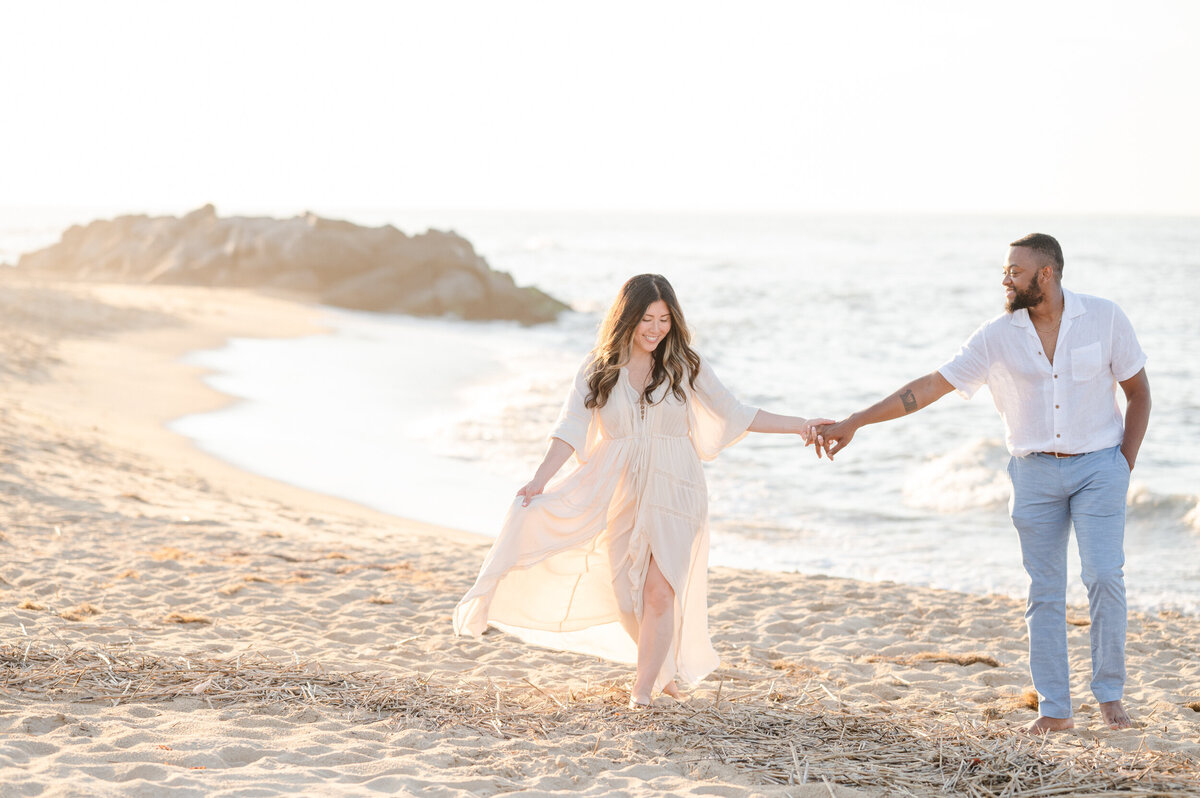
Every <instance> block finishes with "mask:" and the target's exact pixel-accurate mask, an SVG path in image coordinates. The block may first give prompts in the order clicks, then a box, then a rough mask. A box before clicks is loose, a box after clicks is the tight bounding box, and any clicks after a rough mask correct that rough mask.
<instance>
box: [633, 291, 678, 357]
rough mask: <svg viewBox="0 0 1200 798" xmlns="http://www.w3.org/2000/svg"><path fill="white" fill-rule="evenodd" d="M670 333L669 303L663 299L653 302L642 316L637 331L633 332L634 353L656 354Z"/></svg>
mask: <svg viewBox="0 0 1200 798" xmlns="http://www.w3.org/2000/svg"><path fill="white" fill-rule="evenodd" d="M670 331H671V311H670V310H668V309H667V303H666V302H664V301H662V300H661V299H658V300H655V301H654V302H651V303H650V306H649V307H647V308H646V312H645V313H643V314H642V320H641V321H640V322H638V326H637V329H636V330H634V331H633V349H634V351H637V350H639V349H640V350H641V351H643V352H645V353H646V354H650V353H652V352H654V349H655V347H657V346H658V342H659V341H661V340H662V339H663V338H666V337H667V333H669V332H670Z"/></svg>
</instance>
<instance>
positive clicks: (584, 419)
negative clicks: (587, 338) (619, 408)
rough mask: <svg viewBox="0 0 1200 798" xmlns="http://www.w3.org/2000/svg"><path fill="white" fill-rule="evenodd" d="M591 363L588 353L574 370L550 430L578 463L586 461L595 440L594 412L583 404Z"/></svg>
mask: <svg viewBox="0 0 1200 798" xmlns="http://www.w3.org/2000/svg"><path fill="white" fill-rule="evenodd" d="M591 365H592V356H591V355H590V354H589V355H588V356H587V357H586V358H584V359H583V364H582V365H581V366H580V367H579V371H578V372H576V374H575V382H574V383H573V384H572V385H571V390H570V392H569V393H568V394H567V398H566V400H564V401H563V406H562V410H560V411H559V413H558V420H557V421H556V422H554V429H553V430H551V432H550V437H551V438H558V439H559V440H562V441H564V442H566V443H567V444H568V445H569V446H570V447H571V448H572V449H574V450H575V457H576V459H577V460H579V462H580V463H586V462H587V458H588V451H589V449H590V448H591V445H592V444H593V443H594V442H595V439H596V433H597V426H596V421H595V416H596V414H595V413H594V412H593V411H591V410H589V409H588V408H587V406H586V405H585V404H584V401H585V400H586V398H587V395H588V384H587V378H588V371H589V370H590V368H591Z"/></svg>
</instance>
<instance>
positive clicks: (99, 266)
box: [17, 205, 566, 324]
mask: <svg viewBox="0 0 1200 798" xmlns="http://www.w3.org/2000/svg"><path fill="white" fill-rule="evenodd" d="M17 267H18V268H21V269H36V270H39V271H45V272H53V273H55V274H59V275H63V276H68V277H74V278H78V279H87V280H120V281H129V282H146V283H173V284H184V285H206V286H240V287H247V288H274V289H279V290H285V291H289V292H293V293H298V294H300V295H303V296H305V297H309V298H312V299H315V300H316V301H318V302H322V303H325V304H329V305H337V306H339V307H344V308H353V309H356V310H374V311H385V312H391V313H407V314H411V315H416V316H443V315H450V316H457V317H459V318H463V319H514V320H516V321H519V322H522V323H523V324H537V323H539V322H544V321H551V320H553V319H554V318H555V317H556V316H557V315H558V313H559V312H560V311H562V310H565V309H566V305H564V304H563V303H561V302H559V301H558V300H556V299H554V298H553V297H550V296H548V295H546V294H544V293H542V292H541V291H539V290H538V289H536V288H532V287H524V288H523V287H520V286H517V285H515V284H514V283H513V279H512V277H510V276H509V275H508V274H507V273H505V272H498V271H493V270H492V269H491V268H490V267H489V266H488V264H487V261H485V260H484V259H483V258H482V257H480V256H479V255H477V254H475V249H474V247H472V246H471V243H470V242H469V241H467V240H466V239H465V238H462V237H461V236H459V235H457V234H455V233H443V232H439V231H437V230H429V231H428V232H425V233H421V234H420V235H415V236H408V235H405V234H404V233H402V232H400V231H399V230H397V229H396V228H395V227H392V226H391V225H386V226H384V227H361V226H359V225H356V224H353V223H351V222H343V221H336V220H331V219H322V218H321V217H319V216H316V215H314V214H311V213H309V214H305V215H303V216H297V217H295V218H292V219H270V218H248V217H242V216H233V217H228V218H224V219H222V218H219V217H218V216H217V212H216V209H215V208H213V206H212V205H205V206H204V207H203V208H199V209H198V210H195V211H192V212H191V213H189V214H187V215H186V216H184V217H182V218H177V217H174V216H159V217H149V216H121V217H118V218H116V219H111V220H102V221H95V222H91V223H90V224H88V225H86V226H83V227H80V226H78V225H76V226H74V227H72V228H70V229H69V230H67V231H66V232H65V233H63V236H62V240H61V241H59V242H58V243H57V244H54V245H53V246H50V247H47V248H45V249H42V250H39V251H37V252H32V253H29V254H26V255H22V256H21V259H20V261H19V262H18V263H17Z"/></svg>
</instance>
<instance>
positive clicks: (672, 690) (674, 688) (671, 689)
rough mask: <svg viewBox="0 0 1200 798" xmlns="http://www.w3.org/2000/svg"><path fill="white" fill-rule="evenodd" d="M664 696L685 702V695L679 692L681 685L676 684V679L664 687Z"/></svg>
mask: <svg viewBox="0 0 1200 798" xmlns="http://www.w3.org/2000/svg"><path fill="white" fill-rule="evenodd" d="M663 695H669V696H671V698H674V699H675V700H676V701H682V700H683V693H681V692H680V691H679V685H677V684H675V680H674V679H672V680H671V681H669V682H667V683H666V684H664V685H663Z"/></svg>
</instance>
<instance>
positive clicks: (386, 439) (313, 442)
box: [0, 209, 1200, 613]
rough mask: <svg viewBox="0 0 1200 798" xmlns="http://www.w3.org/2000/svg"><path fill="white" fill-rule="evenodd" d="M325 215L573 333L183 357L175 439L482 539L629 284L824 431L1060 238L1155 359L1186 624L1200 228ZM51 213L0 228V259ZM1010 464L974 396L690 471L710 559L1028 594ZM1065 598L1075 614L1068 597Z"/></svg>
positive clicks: (775, 444)
mask: <svg viewBox="0 0 1200 798" xmlns="http://www.w3.org/2000/svg"><path fill="white" fill-rule="evenodd" d="M322 212H323V213H324V214H325V215H334V216H340V217H342V218H349V219H351V220H353V221H355V222H358V223H361V224H382V223H385V222H387V223H392V224H395V225H396V226H397V227H399V228H400V229H402V230H405V231H407V232H419V231H421V230H424V229H426V228H427V227H435V228H438V229H453V230H456V231H457V232H459V233H461V234H462V235H464V236H466V237H467V238H468V239H469V240H471V241H472V242H473V243H474V245H475V247H476V249H477V250H478V251H479V252H480V253H481V254H483V255H484V256H485V257H487V259H488V261H489V263H491V265H492V266H493V267H494V268H498V269H502V270H505V271H509V272H511V273H512V274H513V276H514V277H515V278H516V279H517V280H518V282H521V283H532V284H535V285H537V286H539V287H540V288H542V289H544V290H546V291H548V292H549V293H551V294H553V295H555V296H558V297H559V298H561V299H564V300H565V301H567V302H569V303H570V304H571V306H572V308H573V311H572V312H571V313H567V314H564V316H563V317H562V318H561V319H560V320H559V321H558V322H557V323H555V324H552V325H543V326H540V327H535V328H522V327H519V326H517V325H512V324H506V323H485V324H472V323H465V322H459V321H453V320H444V319H435V320H429V319H411V318H403V317H395V316H387V315H379V314H367V313H354V312H348V311H340V310H332V309H330V310H328V311H325V317H326V321H327V323H328V325H329V327H330V332H329V333H328V334H325V335H318V336H310V337H307V338H301V339H294V340H287V341H280V340H235V341H231V342H229V344H228V345H227V346H226V347H224V348H222V349H218V350H214V351H210V352H201V353H193V354H192V355H190V356H189V357H190V358H191V359H192V360H193V361H194V362H197V363H200V364H202V365H204V366H206V367H207V368H208V369H209V370H210V371H211V376H210V377H209V379H210V381H211V383H212V384H213V386H214V387H216V388H217V389H218V390H221V391H224V392H226V393H228V394H230V395H232V396H236V397H238V398H239V399H240V400H241V401H239V402H237V403H235V404H234V405H233V406H231V407H230V408H227V409H225V410H222V411H218V412H216V413H210V414H205V415H202V416H192V417H187V418H184V419H180V420H178V421H177V422H175V423H174V425H173V426H174V428H175V429H177V430H178V431H180V432H181V433H183V434H185V435H188V436H189V437H191V438H192V439H193V440H195V441H196V443H197V445H199V446H200V447H202V448H204V449H206V450H208V451H211V452H213V453H215V454H217V455H218V456H220V457H223V458H225V459H227V460H230V461H231V462H234V463H235V464H238V465H241V466H243V467H245V468H249V469H252V470H255V471H259V472H262V473H265V474H268V475H271V476H274V477H276V478H280V479H283V480H285V481H289V482H293V483H295V484H299V485H302V486H304V487H308V488H311V489H314V490H319V491H323V492H326V493H331V494H335V495H340V496H345V497H347V498H351V499H354V500H356V501H359V502H362V503H364V504H367V505H370V506H374V507H378V508H380V509H384V510H387V511H390V512H394V513H396V514H399V515H402V516H407V517H415V518H420V519H423V520H428V521H432V522H436V523H442V524H446V525H451V526H455V527H459V528H463V529H468V530H471V531H476V532H481V533H484V534H495V532H496V531H497V529H498V527H499V525H500V521H501V519H502V517H503V514H504V511H505V510H506V509H507V506H508V504H509V502H510V500H511V497H512V494H513V492H514V491H515V490H516V489H517V488H518V487H519V486H520V485H522V484H523V483H524V482H525V481H527V480H528V479H529V477H530V476H531V475H532V473H533V470H534V469H535V468H536V466H537V464H538V462H539V461H540V458H541V455H542V453H543V451H544V448H545V436H546V433H547V432H548V431H549V429H550V427H551V425H552V423H553V421H554V418H555V416H556V414H557V411H558V407H559V405H560V403H561V401H562V398H563V396H564V395H565V392H566V390H567V387H568V385H569V384H570V380H571V377H572V376H573V374H574V371H575V369H576V367H577V366H578V364H579V362H580V360H581V359H582V357H583V356H584V355H585V353H586V352H587V350H588V349H589V348H590V346H591V345H592V342H593V338H594V335H595V330H596V325H597V323H598V321H599V318H600V315H601V314H602V313H603V311H604V309H605V308H606V307H607V305H608V303H609V302H611V300H612V298H613V296H614V295H615V293H616V291H617V288H618V287H619V286H620V284H621V283H622V282H623V281H624V280H625V279H626V278H627V277H629V276H630V275H632V274H636V273H639V272H646V271H653V272H659V273H662V274H665V275H666V276H667V277H668V278H669V279H670V280H671V282H672V283H673V284H674V286H675V288H676V291H677V293H678V294H679V297H680V300H681V302H682V305H683V309H684V311H685V314H686V318H687V322H688V324H689V325H690V326H691V328H692V330H693V332H694V335H695V345H696V347H697V348H698V349H700V350H701V351H702V352H704V353H705V355H706V356H707V357H708V358H709V359H710V360H711V361H712V363H713V364H714V366H715V368H716V370H717V372H718V374H719V375H720V376H721V378H722V379H723V380H724V381H725V382H726V384H728V385H729V386H730V387H731V388H733V389H734V390H735V391H736V392H737V393H738V394H739V395H740V396H741V397H742V398H743V401H746V402H748V403H751V404H755V405H758V406H761V407H763V408H766V409H769V410H773V411H776V412H784V413H795V414H800V415H806V416H812V415H828V416H831V417H835V418H836V417H840V416H844V415H846V414H847V413H850V412H852V411H854V410H856V409H859V408H861V407H863V406H864V405H866V404H869V403H871V402H873V401H875V400H877V399H878V398H880V397H881V396H884V395H886V394H888V393H890V392H891V391H893V390H894V389H896V388H897V387H899V386H900V385H901V384H903V383H904V382H906V381H907V380H909V379H911V378H913V377H915V376H918V375H921V374H924V373H927V372H929V371H931V370H933V369H935V368H936V367H937V366H938V365H940V364H941V363H942V362H944V361H945V360H946V359H948V358H949V357H950V356H952V355H953V354H954V352H955V351H956V350H957V348H958V346H959V344H960V343H961V342H962V341H963V340H964V339H965V338H966V337H967V336H968V335H970V333H971V332H972V331H973V330H974V329H975V328H976V327H977V326H978V325H979V324H980V323H982V322H983V321H985V320H987V319H989V318H991V317H993V316H995V315H996V314H997V313H999V312H1001V310H1002V305H1003V290H1002V288H1001V286H1000V279H1001V274H1000V267H1001V262H1002V260H1003V258H1004V255H1005V252H1006V250H1007V242H1009V241H1011V240H1013V239H1015V238H1017V237H1018V236H1020V235H1023V234H1024V233H1027V232H1031V231H1034V230H1038V231H1042V232H1048V233H1052V234H1054V235H1055V236H1057V237H1058V238H1059V240H1060V241H1061V242H1062V244H1063V247H1064V250H1065V252H1066V260H1067V264H1066V272H1065V284H1066V285H1067V286H1068V287H1069V288H1071V289H1072V290H1075V291H1079V292H1083V293H1093V294H1098V295H1100V296H1104V297H1107V298H1110V299H1114V300H1116V301H1117V302H1118V303H1119V304H1120V305H1121V306H1122V307H1123V308H1124V310H1125V311H1126V313H1127V314H1128V315H1129V317H1130V318H1131V319H1132V321H1133V323H1134V326H1135V328H1136V330H1137V332H1138V335H1139V338H1140V340H1141V343H1142V346H1143V348H1144V349H1145V350H1146V352H1147V354H1148V356H1149V362H1148V364H1147V372H1148V374H1149V375H1150V381H1151V385H1152V389H1153V394H1154V411H1153V415H1152V418H1151V426H1150V431H1149V434H1148V435H1147V439H1146V443H1145V445H1144V446H1143V448H1142V451H1141V455H1140V457H1139V461H1138V467H1137V469H1136V471H1135V472H1134V476H1133V482H1132V486H1131V491H1130V499H1129V522H1128V526H1127V531H1126V554H1127V563H1126V576H1127V584H1128V588H1129V599H1130V604H1131V606H1134V607H1137V608H1140V609H1147V610H1151V609H1168V608H1169V609H1180V610H1184V611H1188V612H1193V613H1194V612H1200V446H1198V445H1197V444H1198V443H1200V374H1198V370H1197V363H1198V362H1200V361H1198V358H1197V354H1196V347H1197V344H1196V341H1198V340H1200V312H1197V307H1200V219H1196V218H1159V217H1142V218H1138V217H1133V218H1123V217H1044V216H1038V217H1033V216H1030V217H1020V216H1010V217H969V216H945V217H935V216H911V217H898V216H859V215H854V216H851V215H841V216H696V215H679V216H671V215H634V214H608V215H604V214H530V213H520V214H518V213H465V212H453V213H449V212H447V213H434V212H429V213H414V212H385V211H363V210H349V211H342V212H340V213H339V212H338V211H336V210H328V209H326V210H324V211H322ZM73 213H75V214H76V215H77V216H78V214H79V213H80V212H79V211H75V212H73ZM69 215H70V214H68V213H67V212H65V211H64V212H63V213H60V214H58V215H57V216H56V215H54V214H51V213H49V212H46V213H44V214H43V215H42V216H40V217H37V216H36V214H35V215H32V216H31V217H30V218H29V219H24V220H21V223H20V225H18V224H17V223H15V222H13V221H12V220H11V219H4V218H2V217H0V262H3V261H5V260H8V261H9V262H12V261H13V260H15V256H13V255H9V254H7V253H15V252H17V251H20V249H21V248H22V247H24V248H30V247H31V246H40V245H42V244H43V243H48V242H49V241H52V240H54V239H55V238H56V237H57V235H56V232H57V231H56V230H55V225H59V227H58V228H57V229H59V230H60V229H61V226H63V225H64V221H63V220H64V218H65V217H67V216H69ZM35 217H36V218H35ZM86 218H89V217H82V218H78V219H70V220H69V221H83V220H86ZM39 219H40V221H39ZM18 227H19V228H20V229H17V228H18ZM1007 460H1008V454H1007V452H1006V451H1005V449H1004V445H1003V429H1002V426H1001V422H1000V419H999V417H998V415H997V413H996V411H995V409H994V407H993V406H992V403H991V400H990V397H989V396H988V395H987V392H986V390H984V391H981V392H980V393H979V394H978V395H977V396H976V397H975V398H974V399H972V400H971V401H969V402H967V401H963V400H962V399H961V398H959V397H957V396H956V395H953V394H952V395H950V396H947V397H945V398H944V399H942V400H941V401H939V402H938V403H936V404H935V405H933V406H932V407H930V408H927V409H925V410H922V411H921V412H920V413H918V414H916V415H913V416H910V417H906V418H904V419H900V420H897V421H893V422H889V423H887V424H882V425H876V426H872V427H868V428H865V429H863V430H861V431H860V432H859V434H858V435H857V436H856V438H855V440H854V442H853V443H852V444H851V446H850V448H848V449H847V450H846V452H845V453H844V454H842V455H841V456H839V458H838V460H837V461H836V462H834V463H830V462H828V461H826V460H818V459H817V458H816V457H815V456H814V454H813V450H812V449H811V448H810V449H805V448H803V447H802V446H801V445H799V443H798V440H797V439H795V438H792V437H789V436H777V435H751V436H749V437H748V438H746V439H745V440H744V441H743V442H741V443H740V444H738V445H737V446H735V447H733V448H732V449H730V450H728V451H727V452H725V453H724V454H723V456H722V457H721V458H719V459H718V460H717V461H716V462H714V463H712V464H708V465H706V473H707V476H708V480H709V489H710V520H711V523H712V533H713V538H712V539H713V547H712V562H713V563H714V564H721V565H731V566H738V567H747V568H770V569H778V570H797V571H801V572H805V573H825V574H831V575H836V576H846V577H852V578H858V579H867V580H892V581H896V582H901V583H908V584H917V585H931V586H935V587H943V588H949V589H954V590H961V591H966V592H971V593H1001V594H1007V595H1012V596H1021V595H1023V593H1024V590H1025V586H1026V578H1025V575H1024V572H1023V570H1022V568H1021V564H1020V553H1019V548H1018V546H1017V541H1016V534H1015V532H1014V531H1013V530H1012V527H1011V524H1010V522H1009V519H1008V514H1007V502H1008V497H1009V486H1008V481H1007V477H1006V475H1005V471H1004V469H1005V465H1006V463H1007ZM1070 556H1071V557H1072V562H1073V566H1072V567H1073V570H1074V572H1075V573H1076V574H1077V573H1078V559H1077V555H1076V554H1075V551H1074V548H1073V547H1072V552H1071V555H1070ZM1069 598H1070V599H1071V600H1072V601H1076V602H1082V601H1084V600H1085V598H1084V592H1083V589H1082V586H1081V585H1080V584H1079V583H1078V580H1077V579H1075V580H1073V584H1072V587H1071V592H1070V594H1069Z"/></svg>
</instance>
